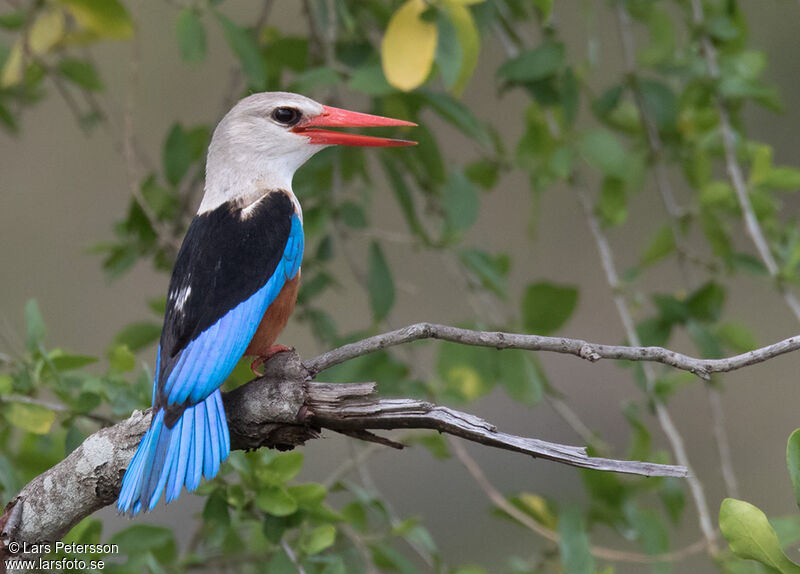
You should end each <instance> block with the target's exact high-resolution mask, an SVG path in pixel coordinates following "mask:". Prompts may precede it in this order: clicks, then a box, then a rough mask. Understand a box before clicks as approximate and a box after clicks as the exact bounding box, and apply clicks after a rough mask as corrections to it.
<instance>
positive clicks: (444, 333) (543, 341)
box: [304, 319, 800, 379]
mask: <svg viewBox="0 0 800 574" xmlns="http://www.w3.org/2000/svg"><path fill="white" fill-rule="evenodd" d="M626 322H629V323H630V325H631V326H633V321H632V319H627V321H626ZM627 332H628V331H627V329H626V333H627ZM633 332H635V329H634V330H633ZM630 338H631V337H629V339H630ZM423 339H438V340H441V341H450V342H452V343H459V344H462V345H472V346H475V347H491V348H494V349H498V350H502V349H524V350H527V351H546V352H553V353H561V354H565V355H574V356H576V357H579V358H581V359H585V360H587V361H590V362H596V361H599V360H601V359H613V360H620V361H637V362H645V363H646V362H653V363H661V364H663V365H669V366H670V367H675V368H676V369H680V370H683V371H689V372H691V373H694V374H695V375H697V376H699V377H701V378H703V379H708V378H709V377H710V375H711V373H726V372H730V371H736V370H738V369H742V368H744V367H748V366H750V365H755V364H757V363H763V362H764V361H768V360H770V359H773V358H775V357H778V356H780V355H783V354H786V353H791V352H794V351H797V350H798V349H800V335H796V336H794V337H789V338H788V339H784V340H782V341H778V342H777V343H773V344H771V345H767V346H765V347H761V348H759V349H755V350H753V351H749V352H747V353H741V354H739V355H733V356H731V357H727V358H724V359H699V358H696V357H691V356H689V355H684V354H683V353H678V352H677V351H672V350H670V349H665V348H663V347H641V346H636V345H634V346H627V345H604V344H601V343H593V342H590V341H586V340H584V339H571V338H568V337H545V336H542V335H526V334H520V333H505V332H500V331H474V330H471V329H462V328H459V327H451V326H448V325H439V324H436V323H415V324H413V325H409V326H408V327H403V328H401V329H396V330H394V331H389V332H388V333H383V334H380V335H375V336H372V337H367V338H366V339H362V340H360V341H356V342H355V343H350V344H347V345H343V346H341V347H339V348H337V349H333V350H332V351H328V352H326V353H323V354H321V355H319V356H317V357H314V358H313V359H309V360H307V361H305V363H304V366H305V368H306V369H307V370H308V372H309V376H310V377H311V378H313V377H315V376H317V375H318V374H319V373H321V372H323V371H325V370H326V369H330V368H331V367H333V366H335V365H338V364H340V363H343V362H345V361H349V360H350V359H355V358H357V357H361V356H363V355H368V354H369V353H374V352H376V351H381V350H383V349H386V348H387V347H393V346H396V345H404V344H406V343H410V342H412V341H420V340H423Z"/></svg>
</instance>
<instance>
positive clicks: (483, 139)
mask: <svg viewBox="0 0 800 574" xmlns="http://www.w3.org/2000/svg"><path fill="white" fill-rule="evenodd" d="M424 96H425V100H426V101H427V102H428V103H429V104H430V106H431V108H433V111H435V112H436V113H437V114H439V116H440V117H441V118H442V119H443V120H445V121H446V122H448V123H450V124H452V125H453V126H455V127H456V128H457V129H458V130H459V131H461V133H463V134H464V135H466V136H467V137H469V138H472V139H473V140H475V141H476V142H478V143H479V144H481V145H482V146H485V147H490V146H491V144H492V138H491V136H490V135H489V132H488V131H487V130H486V127H485V126H484V125H483V124H482V123H481V122H480V120H478V118H477V117H475V114H474V113H472V110H470V109H469V108H468V107H467V106H466V105H464V104H463V103H462V102H459V101H458V100H456V99H455V98H453V97H452V96H450V95H448V94H440V93H435V92H425V93H424Z"/></svg>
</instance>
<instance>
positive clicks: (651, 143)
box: [616, 2, 738, 498]
mask: <svg viewBox="0 0 800 574" xmlns="http://www.w3.org/2000/svg"><path fill="white" fill-rule="evenodd" d="M616 15H617V26H618V29H619V33H620V43H621V45H622V54H623V60H624V62H625V69H626V72H627V74H628V76H629V81H630V84H631V91H632V92H633V97H634V100H635V103H636V107H637V109H638V110H639V117H641V120H642V125H643V126H644V131H645V136H646V138H645V139H646V141H647V145H648V148H649V150H650V155H651V160H652V166H653V175H654V178H655V182H656V187H657V189H658V191H659V194H660V195H661V198H662V200H663V203H664V207H665V209H666V210H667V214H668V215H669V221H670V229H671V231H672V236H673V239H674V241H675V251H676V254H677V261H678V268H679V269H680V271H681V274H682V275H683V278H684V282H685V283H686V285H687V287H688V288H689V289H693V288H694V285H693V283H694V281H693V275H692V269H691V267H690V266H689V263H690V262H693V261H695V257H694V256H692V255H691V253H690V251H689V248H688V246H687V241H686V239H685V237H684V236H683V234H682V233H681V230H680V220H681V217H682V216H683V210H682V209H681V207H680V206H679V205H678V202H677V200H676V199H675V194H674V193H673V191H672V185H671V184H670V181H669V177H668V175H667V172H666V166H665V165H664V162H663V157H662V156H663V146H662V143H661V136H660V135H659V132H658V127H657V126H656V124H655V122H654V121H653V119H652V118H651V117H650V114H648V113H647V107H646V106H645V102H644V96H643V94H642V90H641V86H640V85H639V79H638V76H637V68H636V47H635V39H634V35H633V24H632V22H631V17H630V14H629V13H628V9H627V7H626V5H625V3H624V2H617V4H616ZM706 388H707V397H708V401H709V406H710V413H711V426H712V429H713V432H714V437H715V438H716V441H715V442H716V446H717V453H718V456H719V460H720V469H721V471H722V476H723V480H724V481H725V485H726V489H727V495H728V496H732V497H734V498H736V497H737V493H738V488H737V486H736V483H737V481H736V474H735V471H734V468H733V462H732V460H731V457H730V448H729V445H728V442H729V441H728V435H727V432H726V429H725V412H724V410H723V408H722V399H721V397H720V391H719V388H718V387H717V386H713V385H708V386H707V387H706Z"/></svg>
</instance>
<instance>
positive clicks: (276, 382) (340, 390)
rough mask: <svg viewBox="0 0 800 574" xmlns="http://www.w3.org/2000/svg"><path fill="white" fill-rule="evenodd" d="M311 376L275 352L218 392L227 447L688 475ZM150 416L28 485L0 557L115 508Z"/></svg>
mask: <svg viewBox="0 0 800 574" xmlns="http://www.w3.org/2000/svg"><path fill="white" fill-rule="evenodd" d="M309 375H310V373H309V371H308V370H307V368H306V367H305V366H304V365H303V364H302V363H301V361H300V359H299V357H298V356H297V355H296V354H294V353H282V354H280V355H277V356H275V357H274V358H273V359H272V360H271V361H269V363H268V364H267V369H266V372H265V374H264V376H263V377H260V378H258V379H255V380H253V381H250V382H249V383H247V384H245V385H243V386H241V387H239V388H238V389H236V390H234V391H232V392H230V393H226V394H224V397H223V401H224V404H225V413H226V415H227V418H228V426H229V428H230V434H231V447H232V448H234V449H254V448H260V447H264V446H266V447H271V448H277V449H281V450H286V449H291V448H294V447H295V446H299V445H302V444H303V443H305V442H306V441H307V440H310V439H313V438H317V437H319V436H320V432H321V431H322V429H330V430H333V431H337V432H340V433H343V434H347V435H350V436H355V437H357V438H361V439H365V440H371V441H375V442H379V443H381V444H387V445H389V446H395V447H398V448H402V445H400V444H398V443H395V442H393V441H391V440H389V439H385V438H382V437H379V436H376V435H374V434H373V433H372V431H374V430H392V429H414V428H419V429H434V430H438V431H439V432H442V433H447V434H451V435H454V436H458V437H461V438H464V439H467V440H471V441H474V442H477V443H480V444H484V445H487V446H492V447H496V448H501V449H506V450H511V451H514V452H519V453H523V454H528V455H530V456H533V457H536V458H545V459H548V460H552V461H556V462H561V463H564V464H569V465H572V466H577V467H581V468H590V469H595V470H607V471H613V472H623V473H629V474H637V475H644V476H677V477H683V476H686V468H684V467H681V466H671V465H661V464H654V463H647V462H634V461H621V460H612V459H605V458H595V457H590V456H588V455H587V454H586V451H585V449H583V448H582V447H574V446H566V445H560V444H555V443H549V442H545V441H542V440H537V439H533V438H525V437H519V436H514V435H510V434H506V433H503V432H500V431H498V430H497V429H496V428H495V426H494V425H492V424H491V423H489V422H487V421H485V420H483V419H481V418H478V417H476V416H473V415H470V414H467V413H463V412H459V411H456V410H453V409H450V408H447V407H443V406H437V405H434V404H432V403H429V402H425V401H420V400H415V399H381V398H377V397H376V396H375V395H374V393H375V390H376V385H375V383H350V384H331V383H314V382H309V381H308V380H307V379H308V378H309ZM150 417H151V414H150V411H149V410H148V411H136V412H134V413H133V415H132V416H131V417H130V418H128V419H126V420H124V421H122V422H120V423H118V424H116V425H114V426H111V427H106V428H103V429H101V430H99V431H98V432H96V433H95V434H93V435H91V436H90V437H88V438H87V439H86V440H85V441H84V442H83V444H82V445H81V446H79V447H78V448H76V449H75V450H74V451H73V452H72V453H71V454H70V455H69V456H68V457H67V458H65V459H64V460H63V461H61V462H60V463H58V464H57V465H55V466H54V467H53V468H51V469H49V470H47V471H46V472H44V473H42V474H41V475H39V476H38V477H36V478H35V479H33V480H32V481H31V482H30V483H29V484H28V485H27V486H25V487H24V488H23V489H22V491H21V492H20V493H19V494H18V495H17V496H16V497H15V498H14V499H13V500H11V501H10V502H9V503H8V505H7V506H6V511H5V514H4V515H3V516H2V517H0V539H1V540H2V544H1V545H0V558H5V557H7V556H8V548H7V547H8V544H9V543H10V542H11V541H14V542H17V543H20V544H22V543H24V542H27V543H28V544H38V543H44V542H53V541H56V540H59V539H61V538H62V537H63V536H64V535H65V534H66V533H67V532H68V531H69V530H70V529H71V528H72V527H73V526H74V525H75V524H77V523H78V522H79V521H80V520H82V519H83V518H85V517H86V516H89V515H90V514H92V513H93V512H95V511H96V510H99V509H100V508H103V507H104V506H107V505H109V504H112V503H113V502H114V501H115V500H116V498H117V495H118V493H119V489H120V485H121V482H122V476H123V474H124V472H125V469H126V467H127V466H128V464H129V462H130V460H131V458H132V457H133V453H134V451H135V450H136V447H137V446H138V444H139V440H140V439H141V437H142V435H143V434H144V432H145V431H146V430H147V428H148V426H149V424H150Z"/></svg>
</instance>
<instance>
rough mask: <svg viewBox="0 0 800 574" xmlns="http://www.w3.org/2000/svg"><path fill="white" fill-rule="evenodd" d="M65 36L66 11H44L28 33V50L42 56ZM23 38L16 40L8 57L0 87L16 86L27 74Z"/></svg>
mask: <svg viewBox="0 0 800 574" xmlns="http://www.w3.org/2000/svg"><path fill="white" fill-rule="evenodd" d="M63 37H64V12H62V11H61V10H59V9H51V10H47V11H46V12H42V13H41V14H40V15H39V16H38V17H37V18H36V20H34V21H33V24H32V25H31V27H30V30H29V31H28V34H27V41H28V46H27V52H29V53H30V54H32V55H34V56H41V55H42V54H46V53H47V52H49V51H50V49H51V48H52V47H53V46H55V45H56V44H58V43H59V42H60V41H61V39H62V38H63ZM23 46H24V45H23V38H22V37H21V38H19V39H18V40H17V41H16V42H14V46H13V47H12V48H11V52H10V53H9V54H8V59H7V60H6V63H5V65H4V66H3V72H2V75H0V88H8V87H11V86H15V85H17V84H19V83H20V82H21V81H22V78H23V76H24V74H25V52H26V50H25V48H24V47H23Z"/></svg>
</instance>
